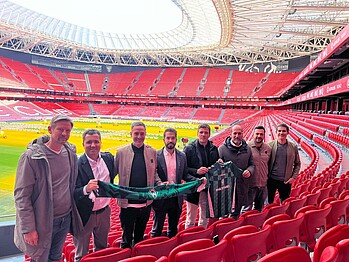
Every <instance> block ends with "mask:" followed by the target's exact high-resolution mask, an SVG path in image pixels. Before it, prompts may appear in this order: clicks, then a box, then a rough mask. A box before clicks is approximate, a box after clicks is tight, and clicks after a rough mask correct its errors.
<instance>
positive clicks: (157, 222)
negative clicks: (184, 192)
mask: <svg viewBox="0 0 349 262" xmlns="http://www.w3.org/2000/svg"><path fill="white" fill-rule="evenodd" d="M153 208H154V223H153V228H152V230H151V236H152V237H157V236H161V234H162V229H163V227H164V223H165V219H166V214H167V217H168V226H167V236H168V237H169V238H171V237H173V236H175V235H176V234H177V232H178V228H177V226H178V221H179V217H180V215H181V212H182V208H181V207H179V205H178V197H173V198H169V199H165V200H164V202H163V203H162V205H161V207H160V208H155V207H154V206H153Z"/></svg>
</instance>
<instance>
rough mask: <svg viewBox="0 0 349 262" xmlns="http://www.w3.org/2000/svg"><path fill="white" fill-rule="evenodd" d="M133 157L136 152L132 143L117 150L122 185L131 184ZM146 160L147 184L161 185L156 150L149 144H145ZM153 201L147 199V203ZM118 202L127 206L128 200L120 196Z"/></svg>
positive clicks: (116, 162)
mask: <svg viewBox="0 0 349 262" xmlns="http://www.w3.org/2000/svg"><path fill="white" fill-rule="evenodd" d="M133 157H134V152H133V150H132V145H131V144H129V145H126V146H124V147H122V148H120V149H119V150H118V151H117V152H116V155H115V172H116V175H117V176H119V185H120V186H129V184H130V176H131V169H132V161H133ZM144 160H145V166H146V169H147V186H148V187H152V186H154V185H159V184H160V183H161V180H160V178H159V176H158V174H157V172H156V150H155V149H154V148H152V147H151V146H149V145H144ZM152 202H153V201H152V200H147V205H150V204H151V203H152ZM117 203H118V205H119V206H120V207H121V208H126V207H127V204H128V200H127V199H119V198H118V199H117Z"/></svg>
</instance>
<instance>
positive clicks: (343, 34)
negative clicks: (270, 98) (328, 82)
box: [284, 25, 349, 92]
mask: <svg viewBox="0 0 349 262" xmlns="http://www.w3.org/2000/svg"><path fill="white" fill-rule="evenodd" d="M348 40H349V25H347V26H346V27H344V28H343V29H342V31H340V32H339V34H338V35H337V36H336V37H335V38H334V39H333V40H332V41H331V43H329V44H328V46H326V48H325V49H324V50H322V52H321V53H320V54H319V55H318V57H317V58H316V59H315V60H313V61H311V62H310V63H309V65H308V66H307V67H306V68H305V69H304V70H303V71H302V72H301V73H300V74H299V75H298V76H297V77H296V78H295V79H293V80H292V82H291V84H290V85H289V86H287V87H286V88H285V89H284V91H285V92H286V91H287V90H289V89H290V88H291V87H293V86H294V85H295V84H296V83H298V82H299V81H300V80H302V79H303V78H304V77H305V76H307V75H308V74H309V73H311V72H312V71H313V70H314V69H315V68H317V67H318V66H319V65H320V64H322V63H323V62H325V60H326V59H327V58H329V57H330V56H331V55H332V54H333V53H334V52H336V51H337V50H338V49H339V48H340V47H341V46H343V45H344V44H345V43H346V42H347V41H348Z"/></svg>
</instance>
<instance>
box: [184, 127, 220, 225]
mask: <svg viewBox="0 0 349 262" xmlns="http://www.w3.org/2000/svg"><path fill="white" fill-rule="evenodd" d="M210 134H211V128H210V126H209V125H207V124H200V125H199V127H198V139H195V140H194V141H193V142H191V143H190V144H189V145H188V146H186V147H185V148H184V153H185V155H186V156H187V164H188V173H189V174H190V175H192V176H194V177H197V178H202V177H205V174H206V173H207V172H208V168H209V167H211V166H212V165H213V164H214V163H216V162H217V160H218V158H219V155H218V149H217V147H216V146H215V145H214V144H213V143H212V142H211V141H210V140H208V139H209V138H210ZM185 200H186V201H187V218H186V221H185V228H189V227H192V226H195V219H196V215H197V213H198V209H199V210H200V212H199V222H198V225H199V226H203V227H205V228H206V227H207V224H208V218H207V217H206V208H207V190H203V191H201V192H200V193H193V194H188V195H186V198H185Z"/></svg>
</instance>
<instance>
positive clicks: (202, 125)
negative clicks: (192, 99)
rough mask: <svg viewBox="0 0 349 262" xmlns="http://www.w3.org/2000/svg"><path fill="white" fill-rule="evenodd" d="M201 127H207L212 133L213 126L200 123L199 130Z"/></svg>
mask: <svg viewBox="0 0 349 262" xmlns="http://www.w3.org/2000/svg"><path fill="white" fill-rule="evenodd" d="M200 128H206V129H208V131H209V132H210V134H211V127H210V126H209V125H208V124H200V125H199V126H198V131H199V129H200Z"/></svg>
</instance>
